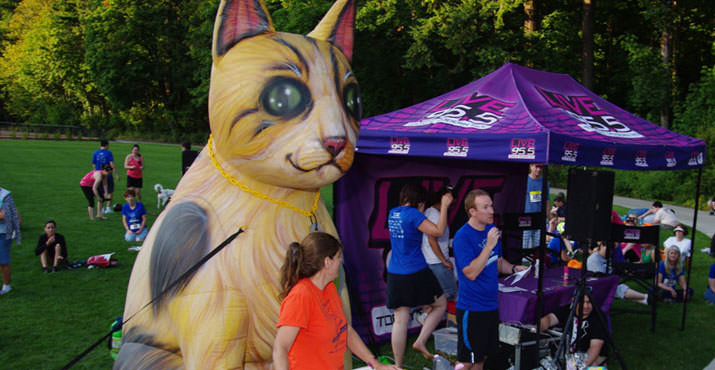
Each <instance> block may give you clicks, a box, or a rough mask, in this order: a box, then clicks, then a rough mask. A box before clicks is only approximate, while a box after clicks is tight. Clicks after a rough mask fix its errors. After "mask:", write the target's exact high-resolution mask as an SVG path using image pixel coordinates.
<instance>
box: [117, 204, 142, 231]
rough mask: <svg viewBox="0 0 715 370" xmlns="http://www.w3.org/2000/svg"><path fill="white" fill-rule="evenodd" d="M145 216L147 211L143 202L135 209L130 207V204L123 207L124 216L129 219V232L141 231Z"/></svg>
mask: <svg viewBox="0 0 715 370" xmlns="http://www.w3.org/2000/svg"><path fill="white" fill-rule="evenodd" d="M145 214H146V209H145V208H144V204H142V202H137V204H136V206H134V209H132V208H131V207H129V203H124V205H123V206H122V216H124V217H126V218H127V225H128V226H129V230H131V231H132V232H136V231H139V229H140V228H141V227H142V216H144V215H145Z"/></svg>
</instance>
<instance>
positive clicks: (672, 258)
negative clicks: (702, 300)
mask: <svg viewBox="0 0 715 370" xmlns="http://www.w3.org/2000/svg"><path fill="white" fill-rule="evenodd" d="M678 285H680V289H676V287H677V286H678ZM686 291H687V292H688V293H687V295H686V294H683V292H686ZM692 295H693V288H688V283H687V282H686V281H685V269H683V261H682V260H681V259H680V249H678V247H676V246H674V245H671V246H670V247H668V248H667V249H666V250H665V261H660V264H659V265H658V296H659V297H662V298H663V300H664V301H666V302H672V301H683V300H684V299H686V298H690V297H692ZM686 296H687V297H686Z"/></svg>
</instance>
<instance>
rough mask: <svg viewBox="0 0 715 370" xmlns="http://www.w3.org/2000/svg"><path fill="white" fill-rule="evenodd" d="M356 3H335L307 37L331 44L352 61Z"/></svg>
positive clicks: (348, 0)
mask: <svg viewBox="0 0 715 370" xmlns="http://www.w3.org/2000/svg"><path fill="white" fill-rule="evenodd" d="M356 2H357V0H338V1H336V2H335V4H333V6H332V7H331V8H330V10H328V13H327V14H325V16H324V17H323V19H322V20H321V21H320V23H318V25H317V26H316V27H315V29H314V30H312V31H311V32H310V33H309V34H308V36H309V37H312V38H314V39H317V40H326V41H329V42H331V43H332V44H333V45H335V46H336V47H337V48H338V49H340V51H342V52H343V54H345V56H346V57H347V58H348V60H352V58H353V38H354V33H355V3H356Z"/></svg>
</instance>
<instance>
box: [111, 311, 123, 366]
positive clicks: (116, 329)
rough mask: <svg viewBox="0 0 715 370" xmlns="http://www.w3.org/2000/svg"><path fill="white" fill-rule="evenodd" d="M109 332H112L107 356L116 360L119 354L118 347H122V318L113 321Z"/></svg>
mask: <svg viewBox="0 0 715 370" xmlns="http://www.w3.org/2000/svg"><path fill="white" fill-rule="evenodd" d="M109 330H112V338H111V346H110V348H109V354H110V355H111V356H112V359H114V360H116V359H117V355H118V354H119V347H121V346H122V318H121V317H117V318H116V319H114V321H112V325H110V326H109Z"/></svg>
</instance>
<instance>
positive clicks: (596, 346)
mask: <svg viewBox="0 0 715 370" xmlns="http://www.w3.org/2000/svg"><path fill="white" fill-rule="evenodd" d="M581 306H582V305H581V303H579V304H578V306H576V311H575V312H574V321H573V326H572V327H571V335H570V337H569V340H570V342H569V344H568V350H569V353H577V352H580V353H585V354H586V363H585V365H586V366H598V365H601V364H603V363H604V362H605V361H606V356H607V355H608V351H607V349H608V348H607V346H606V337H607V335H606V333H607V331H606V330H607V329H606V325H605V323H602V322H601V320H599V319H598V317H597V315H591V313H592V312H593V304H592V303H591V299H590V298H589V297H588V295H584V297H583V310H581ZM581 311H583V312H581ZM569 313H570V307H569V306H563V307H561V308H559V309H558V310H557V311H556V312H554V313H548V314H546V316H544V317H542V318H541V327H542V328H550V327H552V326H556V325H559V324H563V325H565V324H566V320H567V319H568V316H569ZM581 315H583V317H582V319H583V325H579V323H578V320H579V316H581ZM579 327H580V332H579V333H578V334H577V333H576V331H577V330H579Z"/></svg>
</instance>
